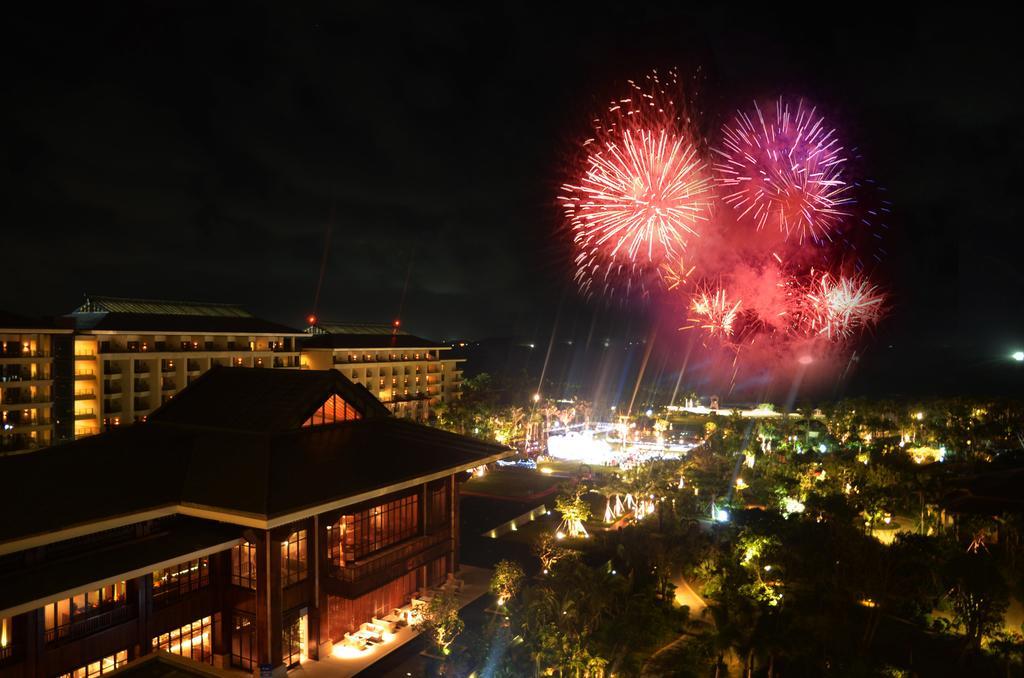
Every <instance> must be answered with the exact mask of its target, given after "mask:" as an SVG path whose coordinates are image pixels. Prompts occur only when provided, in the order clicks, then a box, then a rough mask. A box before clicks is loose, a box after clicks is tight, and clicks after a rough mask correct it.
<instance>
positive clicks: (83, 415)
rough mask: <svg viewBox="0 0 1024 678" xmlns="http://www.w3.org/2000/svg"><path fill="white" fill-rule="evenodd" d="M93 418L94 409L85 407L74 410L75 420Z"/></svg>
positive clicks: (94, 414) (94, 416)
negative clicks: (84, 408)
mask: <svg viewBox="0 0 1024 678" xmlns="http://www.w3.org/2000/svg"><path fill="white" fill-rule="evenodd" d="M95 418H96V410H94V409H91V408H90V409H87V410H79V411H77V412H75V421H85V420H87V419H95Z"/></svg>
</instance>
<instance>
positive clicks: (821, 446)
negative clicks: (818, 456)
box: [818, 443, 828, 454]
mask: <svg viewBox="0 0 1024 678" xmlns="http://www.w3.org/2000/svg"><path fill="white" fill-rule="evenodd" d="M818 452H821V453H822V454H825V453H826V452H828V446H827V445H825V443H821V444H819V445H818Z"/></svg>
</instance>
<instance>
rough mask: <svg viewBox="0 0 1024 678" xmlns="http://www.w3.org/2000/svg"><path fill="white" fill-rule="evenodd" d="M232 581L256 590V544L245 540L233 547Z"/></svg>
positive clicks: (245, 587)
mask: <svg viewBox="0 0 1024 678" xmlns="http://www.w3.org/2000/svg"><path fill="white" fill-rule="evenodd" d="M231 583H232V584H234V585H235V586H241V587H242V588H244V589H251V590H253V591H255V590H256V545H255V544H250V543H249V542H245V543H244V544H239V545H238V546H235V547H233V548H232V549H231Z"/></svg>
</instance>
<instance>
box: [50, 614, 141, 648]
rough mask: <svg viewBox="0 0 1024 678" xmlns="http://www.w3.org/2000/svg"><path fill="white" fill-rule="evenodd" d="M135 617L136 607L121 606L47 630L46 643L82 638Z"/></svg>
mask: <svg viewBox="0 0 1024 678" xmlns="http://www.w3.org/2000/svg"><path fill="white" fill-rule="evenodd" d="M134 617H135V606H134V605H120V606H118V607H115V608H113V609H112V610H108V611H106V612H99V613H97V614H90V615H89V616H87V617H85V618H80V619H75V620H74V621H72V622H71V623H69V624H62V625H60V626H56V627H54V628H52V629H46V642H47V643H56V642H60V641H67V640H74V639H76V638H82V637H84V636H88V635H92V634H93V633H97V632H98V631H103V630H105V629H108V628H110V627H111V626H115V625H117V624H121V623H123V622H126V621H128V620H129V619H132V618H134Z"/></svg>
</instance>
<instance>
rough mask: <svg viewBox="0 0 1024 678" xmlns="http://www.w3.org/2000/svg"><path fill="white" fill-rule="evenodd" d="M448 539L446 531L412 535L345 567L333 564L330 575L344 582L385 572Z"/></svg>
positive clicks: (445, 542) (404, 563)
mask: <svg viewBox="0 0 1024 678" xmlns="http://www.w3.org/2000/svg"><path fill="white" fill-rule="evenodd" d="M450 541H451V535H449V534H448V532H447V531H442V532H437V533H435V534H428V535H425V536H422V537H413V538H412V539H410V540H408V541H406V542H404V543H402V544H398V545H397V546H392V547H390V548H387V549H384V550H383V551H380V552H378V553H375V554H372V555H369V556H367V557H366V558H363V559H362V560H357V561H355V562H352V563H348V564H346V565H345V567H338V566H333V567H332V568H331V576H332V577H334V578H335V579H339V580H341V581H344V582H357V581H362V580H364V579H366V578H367V577H371V576H373V575H376V574H379V573H382V572H385V571H387V570H389V569H391V568H392V567H394V566H396V565H402V566H404V565H406V564H407V563H406V561H407V560H408V559H410V558H411V557H413V556H415V555H417V554H420V553H422V552H425V551H428V550H430V549H432V548H435V547H437V546H439V545H441V544H448V543H450Z"/></svg>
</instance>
